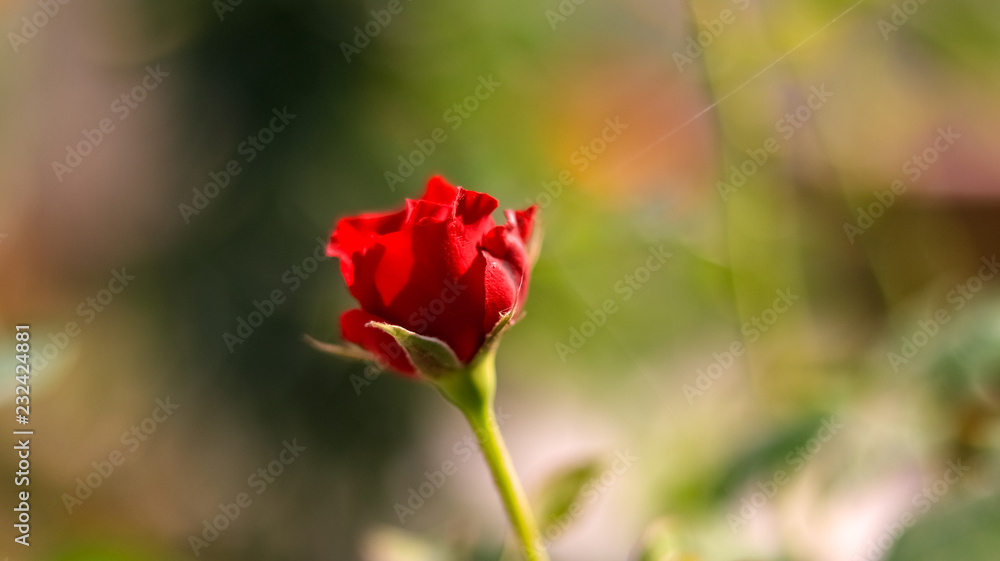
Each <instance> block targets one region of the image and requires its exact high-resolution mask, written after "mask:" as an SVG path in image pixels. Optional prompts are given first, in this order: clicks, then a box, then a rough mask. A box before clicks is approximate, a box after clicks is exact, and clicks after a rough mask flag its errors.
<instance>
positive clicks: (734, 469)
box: [712, 416, 824, 499]
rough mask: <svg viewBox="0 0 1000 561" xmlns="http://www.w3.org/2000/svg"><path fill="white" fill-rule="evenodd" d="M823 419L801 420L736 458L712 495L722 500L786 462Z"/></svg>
mask: <svg viewBox="0 0 1000 561" xmlns="http://www.w3.org/2000/svg"><path fill="white" fill-rule="evenodd" d="M823 419H824V417H822V416H815V417H813V416H810V417H806V418H803V419H799V420H797V421H796V422H795V423H793V424H791V425H789V426H787V427H784V428H782V429H779V430H777V431H775V432H774V433H773V434H770V435H768V437H767V438H765V439H764V440H762V441H760V442H759V443H758V444H756V445H755V446H753V447H751V448H749V449H747V450H745V451H744V452H742V453H740V454H739V455H737V456H736V457H734V458H733V459H732V460H731V461H730V462H729V467H728V469H726V470H725V471H724V472H723V474H722V476H721V477H720V478H719V480H718V482H717V483H716V485H715V488H714V490H713V493H712V497H713V498H715V499H722V498H724V497H726V496H728V495H730V494H731V493H732V492H733V491H735V490H736V489H737V488H738V487H740V486H741V485H743V484H744V483H745V482H746V481H747V480H749V479H751V478H753V477H754V476H756V475H757V474H759V473H761V472H764V471H768V470H771V469H773V468H775V467H776V466H778V465H779V464H782V463H784V462H785V457H786V456H787V455H788V453H789V452H791V451H793V450H794V449H795V447H796V446H800V445H802V444H803V443H805V442H806V441H807V440H809V439H810V438H811V437H812V436H813V435H814V434H816V431H818V430H819V428H820V425H821V424H822V423H823Z"/></svg>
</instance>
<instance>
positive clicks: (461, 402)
mask: <svg viewBox="0 0 1000 561" xmlns="http://www.w3.org/2000/svg"><path fill="white" fill-rule="evenodd" d="M436 385H437V387H438V389H439V390H440V391H441V393H442V394H443V395H444V396H445V398H447V399H448V400H449V401H451V402H452V403H454V404H455V405H456V406H458V408H459V409H460V410H461V411H462V413H463V414H464V415H465V418H466V419H467V420H468V421H469V425H470V426H471V427H472V431H473V432H474V433H475V435H476V440H477V441H478V442H479V444H480V446H481V448H482V451H483V456H484V457H485V458H486V464H487V465H488V466H489V467H490V473H492V475H493V483H494V484H495V485H496V487H497V491H499V492H500V498H501V500H502V501H503V505H504V508H505V509H506V511H507V517H508V518H509V519H510V523H511V525H512V526H513V527H514V533H515V534H517V537H518V540H519V541H520V542H521V548H522V551H523V552H524V557H525V559H526V560H527V561H549V556H548V554H547V553H546V552H545V545H544V542H543V541H542V534H541V532H539V530H538V523H537V522H535V515H534V513H533V512H532V510H531V505H530V504H529V503H528V498H527V496H526V494H525V492H524V489H523V488H522V487H521V482H520V481H519V480H518V478H517V473H516V472H515V471H514V464H513V462H512V461H511V459H510V453H509V452H508V451H507V446H506V445H505V444H504V441H503V435H501V434H500V426H499V425H498V424H497V420H496V415H495V414H494V412H493V395H494V393H495V387H496V367H495V365H494V360H493V353H488V354H487V355H486V356H484V357H482V358H481V360H477V361H475V362H473V363H472V364H470V365H469V366H468V368H467V370H465V371H463V372H458V373H455V374H454V375H451V376H448V377H447V378H444V379H438V380H437V381H436Z"/></svg>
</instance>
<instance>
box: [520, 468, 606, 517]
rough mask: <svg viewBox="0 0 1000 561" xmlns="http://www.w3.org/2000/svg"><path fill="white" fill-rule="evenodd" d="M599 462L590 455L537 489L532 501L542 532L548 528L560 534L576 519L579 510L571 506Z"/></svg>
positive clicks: (596, 471)
mask: <svg viewBox="0 0 1000 561" xmlns="http://www.w3.org/2000/svg"><path fill="white" fill-rule="evenodd" d="M601 468H602V464H601V462H600V461H598V460H597V459H596V458H591V459H588V460H584V461H582V462H579V463H577V464H576V465H574V466H572V467H569V468H565V469H563V470H562V471H560V472H558V473H556V474H555V475H553V476H552V477H550V478H549V480H548V481H547V482H546V483H545V484H544V485H543V486H542V487H541V488H540V489H539V490H538V492H537V493H536V495H535V498H534V500H533V501H532V502H533V504H534V505H535V512H536V513H537V516H538V524H539V526H540V528H541V531H542V535H543V536H548V535H550V531H552V532H556V533H558V534H560V535H561V534H562V533H564V532H565V531H566V529H567V528H569V526H570V525H571V524H572V523H573V522H575V521H576V518H577V517H578V514H579V513H574V512H573V505H574V504H576V503H577V501H578V500H579V499H580V493H581V491H582V490H583V487H584V485H586V484H587V482H589V481H591V480H592V479H593V478H594V477H597V475H598V474H599V473H600V471H601Z"/></svg>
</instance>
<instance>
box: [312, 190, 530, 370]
mask: <svg viewBox="0 0 1000 561" xmlns="http://www.w3.org/2000/svg"><path fill="white" fill-rule="evenodd" d="M496 208H497V200H496V199H494V198H493V197H491V196H489V195H486V194H484V193H476V192H475V191H467V190H465V189H462V188H461V187H453V186H452V185H450V184H448V183H447V182H446V181H445V180H444V179H443V178H441V177H439V176H435V177H432V178H431V179H430V181H428V182H427V191H426V192H425V193H424V196H423V197H421V198H420V199H419V200H415V201H414V200H409V199H407V201H406V207H405V208H404V209H402V210H400V211H398V212H390V213H379V214H362V215H360V216H352V217H348V218H343V219H341V220H340V221H339V222H337V228H336V229H335V230H334V232H333V234H332V235H331V236H330V244H329V245H328V246H327V250H326V251H327V254H328V255H330V256H332V257H337V258H339V259H340V271H341V273H343V275H344V280H345V281H346V282H347V286H348V288H349V289H350V291H351V294H352V295H353V296H354V297H355V298H356V299H357V300H358V303H359V304H360V308H357V309H353V310H348V311H347V312H344V314H343V315H341V316H340V327H341V330H342V332H343V337H344V339H346V340H347V341H349V342H351V343H355V344H356V345H359V346H360V347H362V348H363V349H364V350H366V351H368V352H369V353H371V354H372V355H374V357H375V358H377V359H378V360H380V361H381V362H383V363H384V364H386V365H388V366H389V367H391V368H392V369H394V370H396V371H399V372H401V373H404V374H414V373H416V372H422V373H424V374H427V375H431V376H436V375H438V374H439V373H440V372H444V371H448V370H452V369H456V368H461V367H462V366H463V365H467V364H469V363H470V362H472V360H473V359H474V358H475V357H476V356H477V354H478V353H479V352H480V351H481V350H483V349H484V347H491V346H493V345H494V344H495V340H496V337H497V336H498V335H499V332H500V331H501V330H502V328H503V327H505V326H506V325H507V323H508V322H509V321H510V319H511V318H512V317H513V316H514V315H515V314H516V313H517V312H518V311H519V310H520V307H521V305H522V304H523V302H524V299H525V296H526V294H527V290H528V275H529V269H530V267H531V263H530V261H531V257H530V255H529V251H528V249H527V246H528V244H529V239H530V237H531V233H532V229H533V228H532V227H533V222H534V217H535V212H536V210H537V209H536V207H534V206H532V207H531V208H528V209H526V210H521V211H516V212H515V211H511V210H508V211H507V212H506V217H507V223H506V224H504V225H502V226H497V225H496V223H495V222H494V221H493V218H492V217H491V216H490V215H491V213H492V212H493V210H495V209H496Z"/></svg>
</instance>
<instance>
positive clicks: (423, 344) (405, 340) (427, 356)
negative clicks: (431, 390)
mask: <svg viewBox="0 0 1000 561" xmlns="http://www.w3.org/2000/svg"><path fill="white" fill-rule="evenodd" d="M366 327H375V328H377V329H381V330H382V331H384V332H385V333H387V334H388V335H389V336H390V337H392V338H393V339H395V340H396V343H397V344H398V345H399V346H400V347H401V348H402V349H403V352H405V353H406V357H407V358H409V359H410V364H412V365H413V367H414V368H416V369H417V371H418V372H420V373H421V374H423V375H425V376H427V377H428V378H431V379H436V378H440V377H441V376H445V375H448V374H451V373H454V372H457V371H459V370H462V369H464V368H465V367H464V366H463V365H462V363H461V362H460V361H459V360H458V357H457V356H455V351H453V350H451V347H449V346H448V344H447V343H445V342H444V341H442V340H441V339H437V338H435V337H428V336H426V335H420V334H418V333H414V332H412V331H410V330H409V329H406V328H403V327H400V326H398V325H392V324H389V323H381V322H377V321H370V322H368V324H367V326H366Z"/></svg>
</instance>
